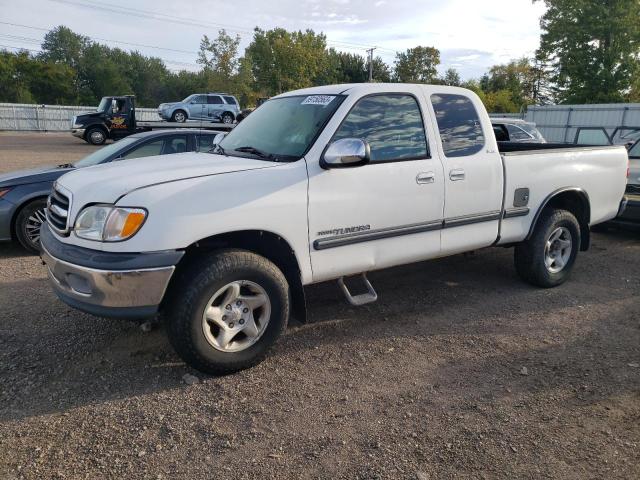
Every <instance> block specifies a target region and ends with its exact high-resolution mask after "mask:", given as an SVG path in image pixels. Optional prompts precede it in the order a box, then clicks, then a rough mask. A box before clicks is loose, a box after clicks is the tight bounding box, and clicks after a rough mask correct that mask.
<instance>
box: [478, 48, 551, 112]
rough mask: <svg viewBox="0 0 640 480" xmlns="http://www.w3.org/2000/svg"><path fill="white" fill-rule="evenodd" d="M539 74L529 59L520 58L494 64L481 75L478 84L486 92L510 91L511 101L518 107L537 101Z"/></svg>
mask: <svg viewBox="0 0 640 480" xmlns="http://www.w3.org/2000/svg"><path fill="white" fill-rule="evenodd" d="M539 75H540V72H539V71H538V70H536V69H535V68H534V67H533V65H531V62H530V61H529V59H527V58H521V59H518V60H511V61H510V62H509V63H506V64H504V65H494V66H493V67H491V69H490V70H489V73H488V74H486V75H484V76H483V77H482V79H481V80H480V84H481V86H482V89H483V90H484V91H485V92H486V93H496V92H510V97H511V102H512V103H513V104H514V105H516V106H517V108H518V109H519V108H521V107H523V106H526V105H528V104H531V103H537V98H536V95H537V94H536V86H537V85H538V81H539ZM503 94H504V93H501V95H503Z"/></svg>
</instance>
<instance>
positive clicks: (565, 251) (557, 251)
mask: <svg viewBox="0 0 640 480" xmlns="http://www.w3.org/2000/svg"><path fill="white" fill-rule="evenodd" d="M572 247H573V241H572V239H571V232H570V231H569V229H568V228H566V227H558V228H556V229H555V230H554V231H553V232H551V235H549V238H547V241H546V243H545V247H544V264H545V266H546V267H547V270H548V271H549V272H551V273H558V272H560V271H562V269H564V267H565V266H566V265H567V263H568V262H569V258H571V249H572Z"/></svg>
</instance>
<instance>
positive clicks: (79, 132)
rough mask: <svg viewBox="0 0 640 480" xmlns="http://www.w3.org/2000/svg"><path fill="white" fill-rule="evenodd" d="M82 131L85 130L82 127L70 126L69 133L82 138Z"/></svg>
mask: <svg viewBox="0 0 640 480" xmlns="http://www.w3.org/2000/svg"><path fill="white" fill-rule="evenodd" d="M84 132H85V129H84V128H72V129H71V135H73V136H74V137H78V138H84Z"/></svg>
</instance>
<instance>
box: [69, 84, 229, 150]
mask: <svg viewBox="0 0 640 480" xmlns="http://www.w3.org/2000/svg"><path fill="white" fill-rule="evenodd" d="M233 126H234V125H233V124H228V123H212V122H207V121H193V122H191V121H189V122H184V123H169V122H163V121H155V122H141V121H138V120H137V119H136V101H135V96H134V95H123V96H109V97H102V100H100V105H98V107H97V108H96V110H95V112H87V113H82V114H80V115H76V116H75V117H73V119H72V120H71V134H72V135H73V136H75V137H78V138H81V139H83V140H84V141H86V142H87V143H91V144H92V145H102V144H103V143H104V142H105V141H106V140H107V139H108V138H111V139H112V140H119V139H121V138H124V137H126V136H128V135H131V134H134V133H139V132H147V131H150V130H155V129H159V128H199V129H204V130H227V131H228V130H231V129H232V128H233Z"/></svg>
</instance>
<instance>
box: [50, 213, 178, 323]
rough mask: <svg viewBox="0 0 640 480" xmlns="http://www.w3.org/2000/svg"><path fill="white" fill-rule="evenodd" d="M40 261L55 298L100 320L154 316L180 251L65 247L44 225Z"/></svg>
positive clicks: (66, 245)
mask: <svg viewBox="0 0 640 480" xmlns="http://www.w3.org/2000/svg"><path fill="white" fill-rule="evenodd" d="M40 244H41V249H42V252H41V258H42V261H43V262H44V264H45V265H46V266H47V270H48V275H49V279H50V281H51V284H52V286H53V289H54V291H55V293H56V295H57V296H58V297H59V298H60V299H61V300H62V301H63V302H65V303H66V304H67V305H70V306H71V307H74V308H76V309H78V310H81V311H84V312H87V313H91V314H93V315H97V316H100V317H110V318H146V317H151V316H153V315H155V314H156V313H157V312H158V307H159V305H160V303H161V302H162V298H163V297H164V294H165V292H166V290H167V286H168V285H169V281H170V280H171V276H172V275H173V272H174V271H175V265H176V264H177V263H178V262H179V260H180V259H181V258H182V256H183V255H184V252H181V251H168V252H151V253H137V254H131V253H111V252H101V251H97V250H90V249H87V248H82V247H77V246H75V245H68V244H65V243H63V242H61V241H60V240H58V239H57V238H56V237H55V236H54V235H53V234H52V233H51V231H50V230H49V228H48V227H47V226H46V225H43V228H42V231H41V234H40Z"/></svg>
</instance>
